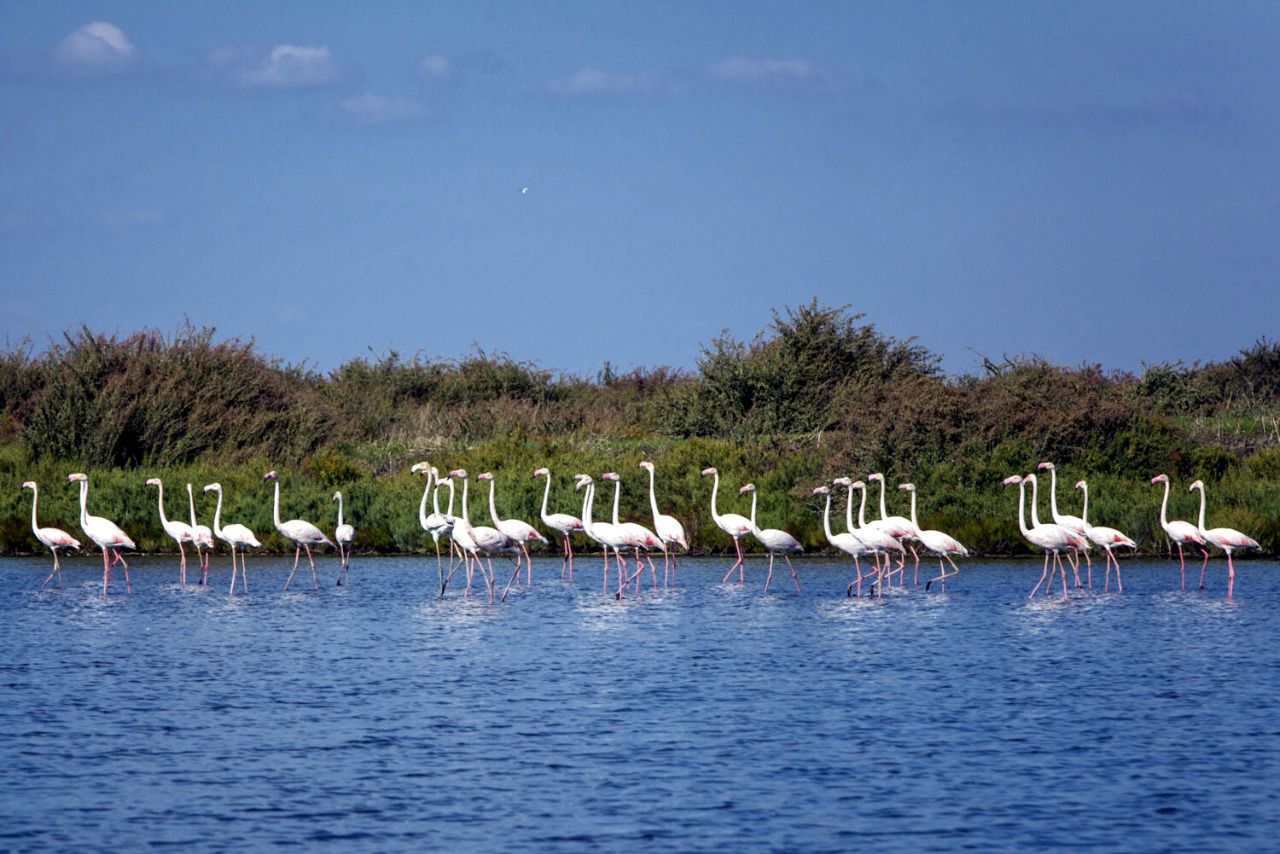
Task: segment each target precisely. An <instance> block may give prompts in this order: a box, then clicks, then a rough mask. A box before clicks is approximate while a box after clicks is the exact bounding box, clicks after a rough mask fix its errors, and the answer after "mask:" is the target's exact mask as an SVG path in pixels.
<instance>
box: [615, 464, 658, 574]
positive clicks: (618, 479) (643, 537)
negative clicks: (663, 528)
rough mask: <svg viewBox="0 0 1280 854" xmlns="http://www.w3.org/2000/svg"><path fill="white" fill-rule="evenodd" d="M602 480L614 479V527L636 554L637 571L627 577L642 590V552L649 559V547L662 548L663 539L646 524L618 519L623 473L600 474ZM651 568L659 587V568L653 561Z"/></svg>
mask: <svg viewBox="0 0 1280 854" xmlns="http://www.w3.org/2000/svg"><path fill="white" fill-rule="evenodd" d="M600 479H601V480H611V481H613V527H614V530H615V532H616V533H618V534H619V535H620V536H622V537H623V538H624V540H625V543H626V545H627V546H629V547H630V548H631V549H632V550H633V551H634V552H635V556H636V573H635V575H632V576H630V577H629V578H628V579H627V583H630V582H631V581H636V591H637V592H639V590H640V582H639V581H638V579H639V577H640V574H641V573H643V572H644V564H642V563H641V562H640V552H641V550H642V549H643V550H644V554H645V560H648V559H649V549H652V548H655V547H657V548H660V547H661V544H662V541H661V540H660V539H658V535H657V534H655V533H654V532H653V531H650V530H649V529H648V528H646V527H645V526H644V525H641V524H639V523H638V522H619V521H618V501H619V500H620V499H621V497H622V475H620V474H618V473H617V472H616V471H610V472H605V473H604V474H602V475H600ZM649 569H650V570H651V571H652V572H653V589H654V590H657V589H658V570H657V568H656V567H655V566H654V565H653V561H652V560H650V561H649Z"/></svg>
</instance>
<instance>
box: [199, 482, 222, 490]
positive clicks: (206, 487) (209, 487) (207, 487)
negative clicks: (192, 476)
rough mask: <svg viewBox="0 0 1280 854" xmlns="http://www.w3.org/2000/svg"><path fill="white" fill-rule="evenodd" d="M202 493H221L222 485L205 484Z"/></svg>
mask: <svg viewBox="0 0 1280 854" xmlns="http://www.w3.org/2000/svg"><path fill="white" fill-rule="evenodd" d="M203 491H204V492H221V491H222V484H220V483H206V484H205V485H204V490H203Z"/></svg>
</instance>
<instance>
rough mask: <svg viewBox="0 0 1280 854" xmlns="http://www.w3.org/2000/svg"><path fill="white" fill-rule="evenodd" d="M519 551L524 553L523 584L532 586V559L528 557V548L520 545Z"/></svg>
mask: <svg viewBox="0 0 1280 854" xmlns="http://www.w3.org/2000/svg"><path fill="white" fill-rule="evenodd" d="M520 551H522V552H524V582H525V584H528V585H529V586H530V587H532V586H533V558H531V557H529V547H528V546H527V545H526V544H524V543H521V544H520Z"/></svg>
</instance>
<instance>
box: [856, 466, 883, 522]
mask: <svg viewBox="0 0 1280 854" xmlns="http://www.w3.org/2000/svg"><path fill="white" fill-rule="evenodd" d="M858 518H859V520H861V518H862V515H861V514H859V515H858ZM880 518H881V519H882V520H883V519H888V518H889V514H888V513H886V512H884V478H883V477H882V478H880Z"/></svg>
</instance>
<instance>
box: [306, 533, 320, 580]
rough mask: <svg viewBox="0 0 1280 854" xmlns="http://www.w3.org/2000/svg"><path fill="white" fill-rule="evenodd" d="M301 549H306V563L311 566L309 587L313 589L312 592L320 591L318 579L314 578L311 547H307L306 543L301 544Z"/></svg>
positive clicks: (314, 565) (313, 561)
mask: <svg viewBox="0 0 1280 854" xmlns="http://www.w3.org/2000/svg"><path fill="white" fill-rule="evenodd" d="M302 547H303V548H304V549H306V550H307V563H309V564H311V585H312V589H314V590H319V589H320V579H319V578H318V577H317V576H316V562H315V560H314V559H312V557H311V546H309V545H307V544H306V543H303V544H302Z"/></svg>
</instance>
